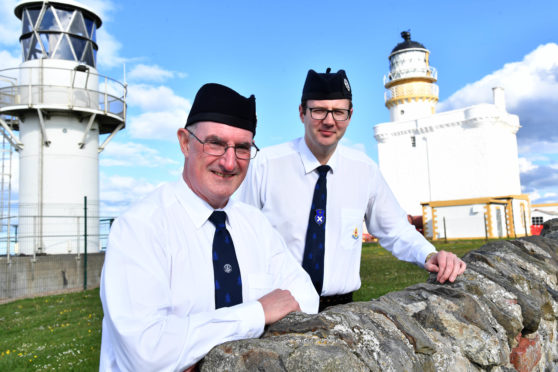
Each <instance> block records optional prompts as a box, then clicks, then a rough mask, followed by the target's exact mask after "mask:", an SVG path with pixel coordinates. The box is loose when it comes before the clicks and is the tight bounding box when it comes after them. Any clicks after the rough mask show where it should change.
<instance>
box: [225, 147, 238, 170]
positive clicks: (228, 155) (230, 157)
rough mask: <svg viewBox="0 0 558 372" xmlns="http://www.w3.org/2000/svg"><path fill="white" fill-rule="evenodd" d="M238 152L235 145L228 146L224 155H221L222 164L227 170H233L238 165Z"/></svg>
mask: <svg viewBox="0 0 558 372" xmlns="http://www.w3.org/2000/svg"><path fill="white" fill-rule="evenodd" d="M236 161H237V160H236V153H235V150H234V147H232V146H231V147H227V149H226V150H225V153H224V154H223V156H221V165H222V166H223V168H224V169H225V170H227V171H232V170H233V169H234V168H235V167H236Z"/></svg>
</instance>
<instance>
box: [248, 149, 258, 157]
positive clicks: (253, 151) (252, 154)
mask: <svg viewBox="0 0 558 372" xmlns="http://www.w3.org/2000/svg"><path fill="white" fill-rule="evenodd" d="M257 154H258V148H257V147H256V146H250V159H254V158H255V157H256V155H257Z"/></svg>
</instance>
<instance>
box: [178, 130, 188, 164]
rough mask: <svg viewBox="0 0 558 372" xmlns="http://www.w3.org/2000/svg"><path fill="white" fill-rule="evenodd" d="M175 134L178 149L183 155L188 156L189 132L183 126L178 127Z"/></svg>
mask: <svg viewBox="0 0 558 372" xmlns="http://www.w3.org/2000/svg"><path fill="white" fill-rule="evenodd" d="M176 136H177V137H178V143H179V144H180V151H182V153H183V154H184V156H185V157H186V156H188V143H189V142H190V133H188V131H187V130H186V129H184V128H180V129H178V131H177V132H176Z"/></svg>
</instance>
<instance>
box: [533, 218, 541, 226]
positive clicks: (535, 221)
mask: <svg viewBox="0 0 558 372" xmlns="http://www.w3.org/2000/svg"><path fill="white" fill-rule="evenodd" d="M531 221H532V224H533V225H542V224H543V218H542V217H532V218H531Z"/></svg>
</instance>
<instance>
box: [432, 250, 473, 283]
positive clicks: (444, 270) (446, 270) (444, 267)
mask: <svg viewBox="0 0 558 372" xmlns="http://www.w3.org/2000/svg"><path fill="white" fill-rule="evenodd" d="M466 267H467V264H466V263H465V262H463V261H462V260H461V259H460V258H459V257H457V256H456V255H455V254H453V253H450V252H446V251H440V252H438V253H436V254H435V255H433V256H432V257H430V258H429V259H428V261H426V263H425V264H424V268H425V269H426V270H428V271H430V272H431V273H438V276H437V277H436V280H438V281H439V282H440V283H444V282H445V281H446V280H448V279H449V281H450V282H452V283H453V282H454V281H455V278H457V277H458V276H459V275H461V274H463V272H464V271H465V268H466Z"/></svg>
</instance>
